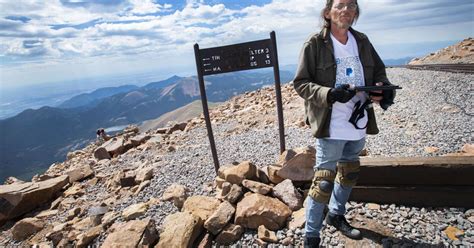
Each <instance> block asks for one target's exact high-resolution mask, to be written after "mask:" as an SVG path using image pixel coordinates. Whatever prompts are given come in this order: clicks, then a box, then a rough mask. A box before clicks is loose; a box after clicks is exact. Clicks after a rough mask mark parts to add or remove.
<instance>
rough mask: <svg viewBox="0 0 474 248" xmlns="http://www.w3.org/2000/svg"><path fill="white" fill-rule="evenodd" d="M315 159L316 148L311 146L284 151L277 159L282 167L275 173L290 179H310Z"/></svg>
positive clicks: (312, 174)
mask: <svg viewBox="0 0 474 248" xmlns="http://www.w3.org/2000/svg"><path fill="white" fill-rule="evenodd" d="M315 161H316V150H315V149H314V148H313V147H311V146H308V147H300V148H296V149H294V150H291V149H290V150H287V151H284V152H283V153H282V154H281V155H280V159H279V161H278V163H279V164H280V165H281V166H282V168H281V169H280V170H278V172H277V175H278V176H280V177H282V178H285V179H290V180H292V181H311V180H312V179H313V176H314V169H313V167H314V164H315Z"/></svg>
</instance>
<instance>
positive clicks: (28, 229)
mask: <svg viewBox="0 0 474 248" xmlns="http://www.w3.org/2000/svg"><path fill="white" fill-rule="evenodd" d="M43 227H44V222H43V221H41V220H39V219H37V218H25V219H22V220H20V221H18V222H17V223H16V224H15V225H14V226H13V227H12V238H13V239H14V240H16V241H23V240H25V239H26V238H28V237H29V236H31V235H32V234H35V233H37V232H38V231H39V230H41V229H43Z"/></svg>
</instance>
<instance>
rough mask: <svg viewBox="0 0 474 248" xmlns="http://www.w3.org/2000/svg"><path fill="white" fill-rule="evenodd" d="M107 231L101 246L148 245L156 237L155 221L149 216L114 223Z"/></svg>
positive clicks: (103, 247) (109, 247)
mask: <svg viewBox="0 0 474 248" xmlns="http://www.w3.org/2000/svg"><path fill="white" fill-rule="evenodd" d="M109 232H110V234H109V235H108V236H107V238H106V239H105V241H104V243H103V244H102V246H101V247H102V248H113V247H143V246H146V247H150V246H152V245H154V244H155V243H156V240H157V239H158V232H157V231H156V229H155V223H154V221H153V220H151V219H150V218H146V219H144V220H132V221H129V222H122V223H115V224H113V225H112V226H111V227H110V229H109Z"/></svg>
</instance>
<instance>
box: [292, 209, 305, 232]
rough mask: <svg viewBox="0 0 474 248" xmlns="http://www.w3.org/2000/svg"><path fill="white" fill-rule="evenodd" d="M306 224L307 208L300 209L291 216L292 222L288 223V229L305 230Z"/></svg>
mask: <svg viewBox="0 0 474 248" xmlns="http://www.w3.org/2000/svg"><path fill="white" fill-rule="evenodd" d="M305 223H306V216H305V208H300V209H299V210H298V211H295V212H293V213H292V214H291V221H290V222H289V223H288V229H290V230H294V229H297V228H303V226H304V224H305Z"/></svg>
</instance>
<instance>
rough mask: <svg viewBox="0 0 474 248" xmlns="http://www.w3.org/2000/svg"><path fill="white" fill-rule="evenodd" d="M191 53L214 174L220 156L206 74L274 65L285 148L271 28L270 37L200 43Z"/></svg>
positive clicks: (275, 49) (275, 53)
mask: <svg viewBox="0 0 474 248" xmlns="http://www.w3.org/2000/svg"><path fill="white" fill-rule="evenodd" d="M194 55H195V58H196V68H197V73H198V78H199V89H200V91H201V100H202V108H203V112H204V118H205V120H206V128H207V134H208V137H209V143H210V145H211V152H212V157H213V159H214V167H215V170H216V173H217V172H218V170H219V159H218V157H217V150H216V144H215V141H214V135H213V133H212V126H211V119H210V116H209V108H208V105H207V96H206V89H205V85H204V76H207V75H213V74H219V73H226V72H233V71H242V70H251V69H258V68H266V67H273V74H274V77H275V92H276V98H277V99H276V100H277V113H278V129H279V133H280V152H283V151H285V131H284V122H283V107H282V105H283V104H282V100H281V86H280V69H279V67H278V53H277V46H276V38H275V32H274V31H272V32H271V33H270V39H266V40H258V41H252V42H246V43H240V44H234V45H229V46H221V47H213V48H206V49H199V45H198V44H195V45H194Z"/></svg>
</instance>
